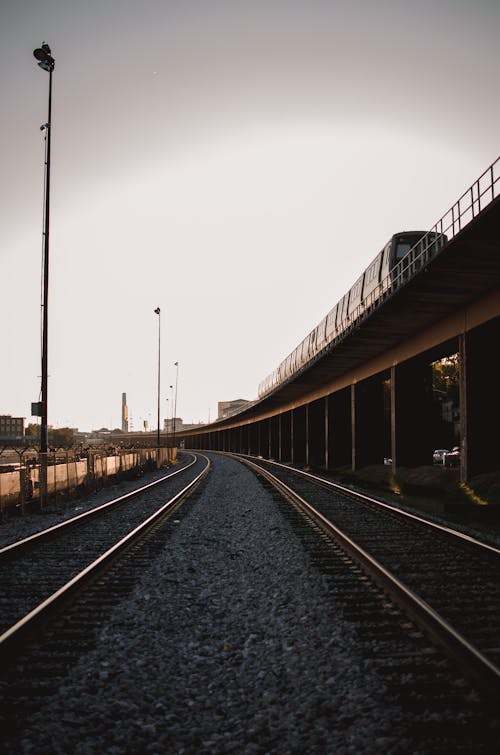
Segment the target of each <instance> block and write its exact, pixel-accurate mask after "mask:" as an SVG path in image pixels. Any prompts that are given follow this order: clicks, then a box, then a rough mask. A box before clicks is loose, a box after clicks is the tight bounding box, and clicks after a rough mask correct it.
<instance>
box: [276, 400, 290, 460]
mask: <svg viewBox="0 0 500 755" xmlns="http://www.w3.org/2000/svg"><path fill="white" fill-rule="evenodd" d="M280 430H281V432H280V454H279V460H280V461H283V462H289V461H291V459H292V412H291V411H290V412H284V413H283V414H280Z"/></svg>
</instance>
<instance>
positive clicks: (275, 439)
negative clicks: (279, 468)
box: [269, 415, 281, 459]
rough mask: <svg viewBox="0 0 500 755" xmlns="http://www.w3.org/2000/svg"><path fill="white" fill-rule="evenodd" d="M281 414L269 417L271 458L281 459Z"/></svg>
mask: <svg viewBox="0 0 500 755" xmlns="http://www.w3.org/2000/svg"><path fill="white" fill-rule="evenodd" d="M280 419H281V415H278V416H274V417H271V418H270V419H269V458H270V459H279V453H280V452H279V449H280Z"/></svg>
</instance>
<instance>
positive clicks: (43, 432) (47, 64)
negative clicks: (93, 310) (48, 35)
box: [33, 42, 55, 508]
mask: <svg viewBox="0 0 500 755" xmlns="http://www.w3.org/2000/svg"><path fill="white" fill-rule="evenodd" d="M33 55H34V56H35V58H36V59H37V61H38V65H39V66H40V68H43V70H44V71H47V72H48V74H49V107H48V117H47V123H44V124H43V125H42V126H40V128H41V130H42V131H45V187H44V189H45V208H44V248H43V297H42V386H41V406H40V415H39V416H40V417H41V427H40V455H41V460H40V461H41V465H40V473H41V475H40V477H41V479H40V506H41V508H43V507H44V506H45V504H46V502H47V452H48V445H49V433H48V421H47V419H48V411H47V399H48V322H49V316H48V315H49V307H48V304H49V219H50V147H51V144H50V142H51V134H52V72H53V70H54V66H55V60H54V58H53V57H52V53H51V51H50V47H49V46H48V44H47V43H46V42H44V43H43V44H42V46H41V47H38V48H37V49H36V50H33Z"/></svg>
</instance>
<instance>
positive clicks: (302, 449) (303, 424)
mask: <svg viewBox="0 0 500 755" xmlns="http://www.w3.org/2000/svg"><path fill="white" fill-rule="evenodd" d="M306 428H307V421H306V407H305V406H298V407H297V408H296V409H292V464H306V459H307V429H306Z"/></svg>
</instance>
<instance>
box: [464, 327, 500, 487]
mask: <svg viewBox="0 0 500 755" xmlns="http://www.w3.org/2000/svg"><path fill="white" fill-rule="evenodd" d="M499 339H500V317H497V318H495V319H494V320H491V321H490V322H488V323H486V324H485V325H482V326H480V327H478V328H475V329H474V330H472V331H470V332H468V333H466V334H465V335H463V336H461V338H460V424H461V428H460V429H461V439H462V440H461V452H462V453H461V462H462V464H461V467H462V469H461V477H462V481H463V482H465V481H467V480H470V479H471V478H472V477H474V476H475V475H478V474H481V473H485V472H492V471H495V470H498V468H499V466H500V464H499V460H498V444H497V443H495V442H492V439H493V438H495V437H496V435H497V432H498V427H499V423H500V398H499V394H498V368H497V366H496V364H495V361H494V357H493V356H492V355H493V354H494V352H495V344H498V342H499Z"/></svg>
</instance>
